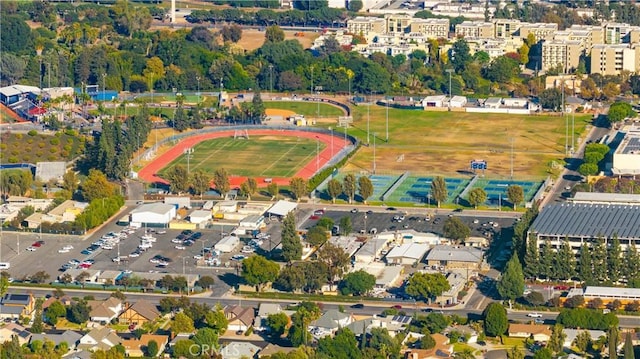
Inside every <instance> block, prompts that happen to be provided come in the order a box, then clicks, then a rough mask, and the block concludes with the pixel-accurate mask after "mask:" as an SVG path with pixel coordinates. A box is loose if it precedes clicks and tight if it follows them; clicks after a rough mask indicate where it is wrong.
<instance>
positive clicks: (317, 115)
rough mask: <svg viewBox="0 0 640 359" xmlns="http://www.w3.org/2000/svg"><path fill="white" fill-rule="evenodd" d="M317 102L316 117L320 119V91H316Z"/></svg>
mask: <svg viewBox="0 0 640 359" xmlns="http://www.w3.org/2000/svg"><path fill="white" fill-rule="evenodd" d="M316 102H317V104H318V109H317V110H316V111H317V112H316V117H317V118H320V91H317V90H316Z"/></svg>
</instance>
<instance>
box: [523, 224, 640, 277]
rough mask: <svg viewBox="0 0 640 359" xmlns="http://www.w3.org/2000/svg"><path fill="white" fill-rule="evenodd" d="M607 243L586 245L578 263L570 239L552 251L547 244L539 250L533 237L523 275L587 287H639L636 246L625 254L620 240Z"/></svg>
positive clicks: (549, 244) (526, 256) (639, 269)
mask: <svg viewBox="0 0 640 359" xmlns="http://www.w3.org/2000/svg"><path fill="white" fill-rule="evenodd" d="M607 242H608V243H605V240H604V239H603V238H598V239H597V240H596V241H595V242H593V243H586V242H585V243H583V244H582V246H581V247H580V249H579V251H578V257H579V260H577V261H576V256H575V255H574V253H573V250H572V247H571V245H570V243H569V241H568V240H567V239H565V240H564V241H562V243H561V244H560V246H559V248H553V247H552V245H551V243H550V241H549V240H546V241H545V242H544V244H543V246H542V248H541V249H540V248H539V243H538V241H537V240H536V239H535V238H534V237H531V238H529V240H528V241H527V250H526V253H525V257H524V275H525V276H526V277H527V278H531V279H537V278H546V279H551V280H572V279H579V280H580V281H582V282H585V283H586V284H587V285H594V284H613V283H619V282H621V281H626V282H627V285H629V286H631V287H638V286H640V274H638V272H639V271H640V253H638V251H637V249H636V248H635V246H633V245H631V246H628V247H627V250H626V251H623V250H622V248H621V244H620V240H619V239H618V238H617V236H614V237H613V238H612V239H610V240H607Z"/></svg>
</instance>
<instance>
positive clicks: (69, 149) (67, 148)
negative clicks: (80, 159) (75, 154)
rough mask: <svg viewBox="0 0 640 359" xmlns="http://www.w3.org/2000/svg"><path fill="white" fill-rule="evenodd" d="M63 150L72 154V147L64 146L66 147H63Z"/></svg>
mask: <svg viewBox="0 0 640 359" xmlns="http://www.w3.org/2000/svg"><path fill="white" fill-rule="evenodd" d="M62 149H63V150H65V151H67V152H71V149H72V147H71V145H64V147H62Z"/></svg>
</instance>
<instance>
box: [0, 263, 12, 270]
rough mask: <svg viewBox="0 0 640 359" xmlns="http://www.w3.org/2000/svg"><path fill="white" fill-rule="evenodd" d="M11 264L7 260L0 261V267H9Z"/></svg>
mask: <svg viewBox="0 0 640 359" xmlns="http://www.w3.org/2000/svg"><path fill="white" fill-rule="evenodd" d="M10 267H11V264H9V262H0V269H9V268H10Z"/></svg>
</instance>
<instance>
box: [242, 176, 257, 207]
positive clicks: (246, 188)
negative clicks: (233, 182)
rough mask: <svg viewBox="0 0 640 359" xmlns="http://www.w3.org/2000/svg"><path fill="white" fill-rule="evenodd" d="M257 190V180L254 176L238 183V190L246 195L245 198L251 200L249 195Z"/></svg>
mask: <svg viewBox="0 0 640 359" xmlns="http://www.w3.org/2000/svg"><path fill="white" fill-rule="evenodd" d="M257 190H258V182H256V180H255V179H254V178H247V180H246V181H244V182H242V184H241V185H240V191H242V194H243V195H245V196H247V200H249V201H250V200H251V196H253V194H254V193H256V191H257Z"/></svg>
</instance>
